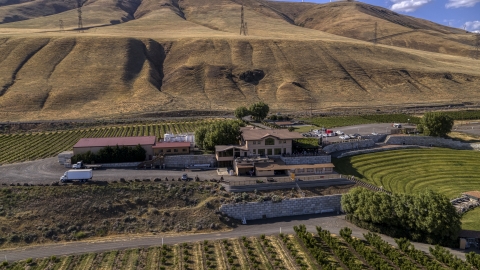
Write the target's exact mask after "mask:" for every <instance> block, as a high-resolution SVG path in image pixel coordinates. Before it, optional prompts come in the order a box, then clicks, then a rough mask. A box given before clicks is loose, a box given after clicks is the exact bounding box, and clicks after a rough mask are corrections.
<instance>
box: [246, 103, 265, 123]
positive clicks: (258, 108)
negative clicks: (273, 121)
mask: <svg viewBox="0 0 480 270" xmlns="http://www.w3.org/2000/svg"><path fill="white" fill-rule="evenodd" d="M249 110H250V114H251V115H252V118H253V119H255V120H256V121H262V120H263V119H265V117H267V115H268V112H269V111H270V108H269V107H268V105H267V104H265V103H263V101H260V102H257V103H254V104H252V105H251V106H250V108H249Z"/></svg>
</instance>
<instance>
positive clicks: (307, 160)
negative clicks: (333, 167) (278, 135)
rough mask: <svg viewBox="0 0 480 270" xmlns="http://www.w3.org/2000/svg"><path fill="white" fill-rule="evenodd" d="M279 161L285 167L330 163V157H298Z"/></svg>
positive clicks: (282, 158) (284, 158) (283, 158)
mask: <svg viewBox="0 0 480 270" xmlns="http://www.w3.org/2000/svg"><path fill="white" fill-rule="evenodd" d="M280 159H281V160H282V161H283V162H285V164H287V165H298V164H323V163H331V162H332V157H331V156H330V155H325V156H299V157H282V156H280Z"/></svg>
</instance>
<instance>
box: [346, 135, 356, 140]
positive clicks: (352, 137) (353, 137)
mask: <svg viewBox="0 0 480 270" xmlns="http://www.w3.org/2000/svg"><path fill="white" fill-rule="evenodd" d="M348 137H350V139H355V138H357V136H355V134H348Z"/></svg>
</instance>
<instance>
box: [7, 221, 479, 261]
mask: <svg viewBox="0 0 480 270" xmlns="http://www.w3.org/2000/svg"><path fill="white" fill-rule="evenodd" d="M294 229H295V232H296V234H295V235H286V234H280V235H270V236H265V235H261V236H260V237H245V236H243V237H240V238H234V239H223V240H216V241H208V240H205V241H202V242H195V243H181V244H176V245H163V246H158V247H148V248H137V249H127V250H121V251H108V252H102V253H89V254H82V255H70V256H64V257H59V258H57V257H55V256H52V257H49V258H41V259H27V260H24V261H19V262H13V263H10V264H6V263H4V264H0V269H2V270H7V269H222V270H227V269H230V270H236V269H238V270H240V269H246V270H247V269H262V270H263V269H312V270H313V269H320V268H321V269H448V267H450V266H453V265H451V263H452V262H453V261H454V262H455V263H457V266H461V267H468V269H473V268H472V265H471V264H470V261H467V262H464V261H462V260H460V259H458V258H456V257H454V256H453V255H451V254H449V252H448V251H447V250H445V249H443V248H437V249H435V250H431V251H433V252H432V254H434V255H435V256H434V255H431V254H426V253H423V252H421V251H418V250H416V249H415V248H414V247H413V246H410V243H408V241H407V242H406V243H403V242H399V243H401V247H402V250H400V248H394V247H392V246H391V245H389V244H387V242H385V241H384V240H382V239H381V238H380V237H379V236H378V235H375V234H371V233H368V234H366V235H364V237H365V238H366V239H367V241H360V240H359V239H357V238H353V237H352V236H351V230H350V229H349V228H344V229H342V231H341V236H334V235H332V234H330V232H329V231H326V230H322V228H320V227H317V233H315V234H312V233H310V232H307V231H306V229H305V226H303V225H300V226H299V227H294ZM399 246H400V245H399ZM405 247H408V249H405ZM447 258H450V260H447ZM473 263H475V262H473ZM433 266H434V267H435V268H431V267H433ZM462 269H463V268H462ZM465 269H467V268H465Z"/></svg>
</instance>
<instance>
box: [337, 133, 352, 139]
mask: <svg viewBox="0 0 480 270" xmlns="http://www.w3.org/2000/svg"><path fill="white" fill-rule="evenodd" d="M339 138H340V139H342V140H348V139H350V136H348V135H347V134H345V135H342V136H340V137H339Z"/></svg>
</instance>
